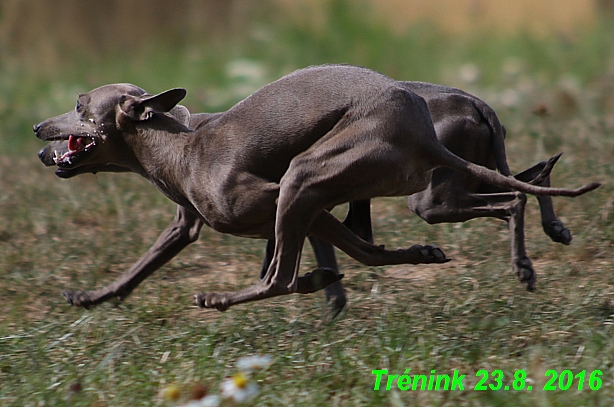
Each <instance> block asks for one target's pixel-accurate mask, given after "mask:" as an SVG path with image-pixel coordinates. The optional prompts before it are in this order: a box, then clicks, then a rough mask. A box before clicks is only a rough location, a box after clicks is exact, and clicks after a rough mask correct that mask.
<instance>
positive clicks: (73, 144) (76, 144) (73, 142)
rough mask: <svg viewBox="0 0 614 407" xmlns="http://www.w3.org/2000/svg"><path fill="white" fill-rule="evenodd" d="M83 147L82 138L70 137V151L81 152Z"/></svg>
mask: <svg viewBox="0 0 614 407" xmlns="http://www.w3.org/2000/svg"><path fill="white" fill-rule="evenodd" d="M82 147H83V140H81V137H75V136H69V137H68V149H69V150H71V151H79V150H80V149H81V148H82Z"/></svg>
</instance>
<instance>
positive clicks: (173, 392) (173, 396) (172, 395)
mask: <svg viewBox="0 0 614 407" xmlns="http://www.w3.org/2000/svg"><path fill="white" fill-rule="evenodd" d="M179 397H181V390H179V386H177V385H176V384H171V385H168V386H166V387H165V388H164V389H162V398H164V400H167V401H177V400H179Z"/></svg>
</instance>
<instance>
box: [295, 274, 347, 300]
mask: <svg viewBox="0 0 614 407" xmlns="http://www.w3.org/2000/svg"><path fill="white" fill-rule="evenodd" d="M342 278H343V274H339V273H338V272H337V270H333V269H329V268H317V269H315V270H313V271H311V272H309V273H306V274H305V275H304V276H301V277H299V278H298V281H297V286H296V292H297V293H299V294H310V293H314V292H316V291H318V290H321V289H323V288H326V287H328V286H329V285H331V284H333V283H336V282H337V281H339V280H341V279H342Z"/></svg>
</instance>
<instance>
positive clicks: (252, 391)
mask: <svg viewBox="0 0 614 407" xmlns="http://www.w3.org/2000/svg"><path fill="white" fill-rule="evenodd" d="M258 392H259V389H258V385H257V384H256V383H252V382H250V381H249V377H247V375H246V374H245V373H243V372H239V373H237V374H236V375H234V376H233V377H231V378H230V379H226V380H224V382H222V397H223V398H226V399H233V400H234V401H235V402H236V403H246V402H248V401H251V400H252V399H253V398H254V397H256V396H257V395H258Z"/></svg>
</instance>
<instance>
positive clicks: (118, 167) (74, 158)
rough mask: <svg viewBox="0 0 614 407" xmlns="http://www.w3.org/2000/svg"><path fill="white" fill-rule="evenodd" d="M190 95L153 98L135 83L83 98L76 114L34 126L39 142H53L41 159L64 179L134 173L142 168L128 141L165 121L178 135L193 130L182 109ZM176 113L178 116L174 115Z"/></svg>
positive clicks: (96, 91)
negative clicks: (142, 128) (139, 131)
mask: <svg viewBox="0 0 614 407" xmlns="http://www.w3.org/2000/svg"><path fill="white" fill-rule="evenodd" d="M185 95H186V91H185V89H171V90H168V91H166V92H163V93H160V94H158V95H153V96H152V95H149V94H147V92H145V91H144V90H143V89H141V88H139V87H138V86H134V85H130V84H115V85H106V86H102V87H100V88H97V89H94V90H92V91H91V92H88V93H84V94H82V95H79V97H78V98H77V104H76V106H75V108H74V109H73V110H71V111H70V112H67V113H64V114H62V115H60V116H56V117H52V118H50V119H47V120H45V121H44V122H42V123H40V124H37V125H35V126H34V132H35V134H36V137H38V138H39V139H41V140H44V141H49V142H50V143H49V144H48V145H47V146H46V147H45V148H43V149H42V150H41V151H40V152H39V154H38V156H39V158H40V159H41V161H42V162H43V163H44V164H45V165H47V166H51V165H56V166H57V170H56V175H58V176H59V177H62V178H70V177H72V176H75V175H78V174H83V173H96V172H100V171H105V172H126V171H134V166H136V165H138V164H137V163H136V159H135V157H134V154H133V152H132V150H131V149H130V147H129V139H130V137H134V136H135V135H136V133H137V128H138V127H139V126H142V125H154V126H155V122H158V125H160V123H159V121H160V120H161V119H162V120H166V121H167V122H168V121H169V120H170V123H171V125H170V127H171V128H173V129H174V130H175V131H190V130H189V129H188V128H187V127H186V125H187V124H186V123H185V121H186V118H185V114H186V113H185V112H187V109H185V108H183V107H182V106H177V103H179V101H181V100H182V99H183V98H184V97H185ZM171 110H175V111H178V112H179V114H176V116H179V117H175V116H173V115H172V114H169V113H168V112H170V111H171ZM187 120H188V122H189V113H188V119H187ZM164 127H165V128H168V127H169V124H168V123H166V124H164Z"/></svg>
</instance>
